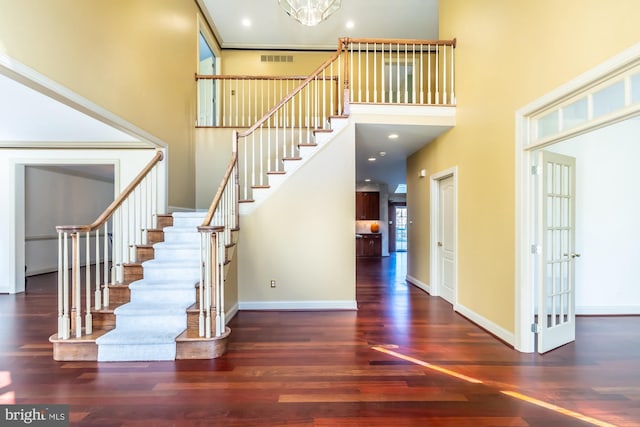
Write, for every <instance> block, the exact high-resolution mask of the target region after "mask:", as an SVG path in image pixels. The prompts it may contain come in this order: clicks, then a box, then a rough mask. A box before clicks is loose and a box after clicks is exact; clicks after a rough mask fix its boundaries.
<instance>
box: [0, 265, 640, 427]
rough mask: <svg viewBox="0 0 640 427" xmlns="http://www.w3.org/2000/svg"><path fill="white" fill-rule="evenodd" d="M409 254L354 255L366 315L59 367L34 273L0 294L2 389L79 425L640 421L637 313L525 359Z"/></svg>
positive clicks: (264, 326) (246, 321)
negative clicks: (160, 354) (207, 345)
mask: <svg viewBox="0 0 640 427" xmlns="http://www.w3.org/2000/svg"><path fill="white" fill-rule="evenodd" d="M405 261H406V253H398V254H393V255H392V256H390V257H384V258H359V259H358V260H357V261H356V262H357V301H358V311H330V312H313V311H305V312H303V311H300V312H298V311H279V312H260V311H243V312H240V313H239V314H238V315H237V316H236V317H235V318H234V319H233V320H232V321H231V322H230V325H229V326H230V327H231V328H232V335H231V338H230V343H229V351H228V353H227V354H226V355H224V356H223V357H221V358H219V359H216V360H205V361H185V360H182V361H176V362H148V363H147V362H145V363H140V362H138V363H94V362H78V363H60V362H54V361H53V360H52V357H51V345H50V344H49V343H48V341H47V338H48V337H49V335H50V334H51V333H52V332H53V331H54V330H55V328H56V309H57V306H56V295H55V282H56V279H55V275H53V274H48V275H42V276H36V277H33V278H30V282H29V293H28V294H26V295H24V294H22V295H0V399H4V400H3V402H8V403H10V402H15V403H20V404H24V403H38V404H53V403H66V404H70V405H71V415H72V423H71V424H72V425H78V426H142V425H144V426H190V425H194V426H195V425H198V426H277V425H287V426H369V427H372V426H385V427H387V426H455V427H464V426H472V427H482V426H544V427H547V426H585V425H591V424H592V423H593V422H596V421H598V420H599V421H601V422H602V423H603V424H601V425H620V426H624V425H626V426H632V425H634V426H635V425H640V318H638V317H611V318H606V319H603V318H598V317H586V318H580V319H579V320H578V326H577V341H576V342H575V343H573V344H569V345H566V346H564V347H562V348H560V349H558V350H556V351H553V352H551V353H548V354H546V355H544V356H540V355H536V354H521V353H518V352H516V351H514V350H513V349H511V348H510V347H508V346H507V345H505V344H504V343H503V342H501V341H499V340H497V339H496V338H495V337H493V336H491V335H490V334H488V333H486V332H485V331H483V330H482V329H480V328H478V327H476V326H475V325H474V324H472V323H470V322H469V321H467V320H466V319H465V318H463V317H462V316H460V315H458V314H456V313H455V312H454V311H453V310H452V307H451V305H450V304H448V303H446V302H445V301H443V300H442V299H440V298H436V297H431V296H429V295H427V294H426V293H424V292H423V291H421V290H419V289H417V288H415V287H413V286H411V285H408V284H407V283H406V282H405V276H406V266H405ZM300 285H301V286H304V284H303V283H301V284H300ZM345 285H348V284H345ZM384 349H386V350H388V351H380V350H384ZM452 374H458V375H459V376H455V375H452ZM466 378H472V379H475V380H477V382H471V381H468V380H467V379H466ZM505 391H506V392H508V393H511V394H505V393H503V392H505ZM516 393H517V394H519V395H524V396H526V397H529V398H531V399H537V400H538V401H541V402H546V403H549V404H552V405H556V407H559V408H561V409H564V410H566V411H567V412H568V414H565V413H561V412H557V411H554V410H552V409H549V408H544V407H541V406H538V405H536V404H534V403H532V402H530V401H526V400H522V399H519V398H516V397H517V396H516V397H514V396H515V395H514V394H516ZM575 414H579V415H583V416H584V417H590V418H584V419H582V420H581V419H578V418H575ZM590 423H591V424H590ZM607 423H608V424H607Z"/></svg>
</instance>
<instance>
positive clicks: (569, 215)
mask: <svg viewBox="0 0 640 427" xmlns="http://www.w3.org/2000/svg"><path fill="white" fill-rule="evenodd" d="M538 165H539V167H540V169H539V172H540V173H539V174H538V185H539V186H538V215H537V217H538V227H537V234H538V236H537V238H538V242H539V243H538V245H539V246H538V253H539V257H538V262H537V266H538V268H537V297H538V298H537V303H538V312H537V328H536V329H537V332H538V352H540V353H545V352H547V351H549V350H553V349H554V348H557V347H559V346H561V345H564V344H566V343H569V342H571V341H574V340H575V336H576V327H575V276H574V262H575V259H576V257H579V256H580V255H579V254H577V253H576V251H575V158H573V157H569V156H565V155H561V154H556V153H551V152H548V151H541V152H540V154H539V155H538Z"/></svg>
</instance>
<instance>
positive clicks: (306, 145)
mask: <svg viewBox="0 0 640 427" xmlns="http://www.w3.org/2000/svg"><path fill="white" fill-rule="evenodd" d="M317 146H318V144H316V143H315V142H311V143H305V144H298V147H317Z"/></svg>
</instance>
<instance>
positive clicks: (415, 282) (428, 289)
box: [406, 274, 431, 295]
mask: <svg viewBox="0 0 640 427" xmlns="http://www.w3.org/2000/svg"><path fill="white" fill-rule="evenodd" d="M406 280H407V282H409V283H410V284H412V285H413V286H415V287H417V288H420V289H422V290H423V291H425V292H426V293H428V294H429V295H431V286H429V285H428V284H426V283H424V282H421V281H420V280H418V279H416V278H415V277H413V276H410V275H408V274H407V277H406Z"/></svg>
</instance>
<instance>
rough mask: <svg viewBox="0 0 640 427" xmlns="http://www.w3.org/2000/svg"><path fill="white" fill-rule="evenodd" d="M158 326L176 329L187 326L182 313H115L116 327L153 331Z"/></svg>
mask: <svg viewBox="0 0 640 427" xmlns="http://www.w3.org/2000/svg"><path fill="white" fill-rule="evenodd" d="M160 326H162V327H163V328H164V327H166V328H168V329H178V328H183V329H186V327H187V316H186V314H182V315H166V314H158V315H154V316H152V315H145V316H143V315H140V316H123V315H116V328H117V329H122V330H149V331H153V330H156V329H158V328H159V327H160Z"/></svg>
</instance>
